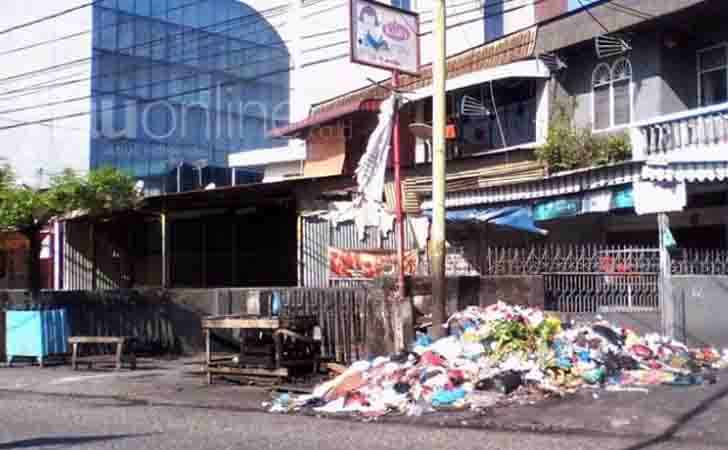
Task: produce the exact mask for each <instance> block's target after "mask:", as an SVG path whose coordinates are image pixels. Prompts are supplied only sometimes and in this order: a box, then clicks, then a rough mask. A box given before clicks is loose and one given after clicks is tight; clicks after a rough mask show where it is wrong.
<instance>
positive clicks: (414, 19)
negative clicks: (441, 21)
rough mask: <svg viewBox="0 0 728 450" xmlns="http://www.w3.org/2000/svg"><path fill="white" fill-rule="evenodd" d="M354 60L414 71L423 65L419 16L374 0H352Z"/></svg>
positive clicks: (393, 68)
mask: <svg viewBox="0 0 728 450" xmlns="http://www.w3.org/2000/svg"><path fill="white" fill-rule="evenodd" d="M350 14H351V27H350V33H351V36H350V41H351V60H352V61H353V62H355V63H359V64H365V65H369V66H374V67H379V68H381V69H387V70H396V71H400V72H404V73H410V74H414V73H417V71H418V70H419V68H420V37H419V16H418V15H417V14H416V13H413V12H411V11H406V10H403V9H399V8H395V7H393V6H390V5H385V4H383V3H379V2H375V1H372V0H351V8H350Z"/></svg>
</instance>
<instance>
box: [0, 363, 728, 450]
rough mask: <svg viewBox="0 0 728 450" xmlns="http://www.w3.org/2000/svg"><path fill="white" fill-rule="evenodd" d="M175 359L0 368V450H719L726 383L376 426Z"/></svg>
mask: <svg viewBox="0 0 728 450" xmlns="http://www.w3.org/2000/svg"><path fill="white" fill-rule="evenodd" d="M195 368H196V366H194V365H192V364H189V363H187V364H185V363H184V362H174V363H169V362H148V363H147V364H146V366H145V367H144V368H143V369H142V370H139V371H137V372H134V373H130V372H124V373H121V374H118V375H117V374H114V373H109V372H79V373H74V372H71V371H70V370H69V369H68V368H66V367H59V368H49V369H38V368H3V369H0V450H5V449H29V448H39V449H55V448H63V449H66V448H73V449H117V450H124V449H129V450H131V449H134V450H137V449H154V450H165V449H170V450H172V449H174V450H184V449H190V450H192V449H194V450H202V449H238V448H239V449H255V450H262V449H268V448H272V449H296V450H302V449H321V450H328V449H331V450H334V449H336V450H340V449H348V448H366V449H370V448H392V449H395V448H396V449H417V450H428V449H471V448H472V449H519V450H530V449H533V450H551V449H554V450H556V449H558V450H564V449H568V450H576V449H595V450H597V449H598V450H609V449H618V450H640V449H658V448H659V449H725V448H728V426H726V425H728V404H727V400H726V396H728V382H727V383H726V384H719V385H716V386H712V387H707V388H697V389H696V390H693V391H689V390H681V391H674V390H673V391H664V392H663V391H658V392H655V393H651V394H650V395H648V396H646V395H644V394H639V395H637V394H614V395H611V396H610V395H600V397H599V399H595V398H593V396H592V394H591V393H589V394H588V395H584V396H582V397H579V398H575V399H570V400H566V401H560V402H552V403H549V404H547V405H541V406H525V407H520V408H513V409H510V410H507V411H505V410H504V411H496V412H494V413H493V415H492V416H490V417H474V416H464V415H457V414H440V415H436V416H429V417H423V418H418V419H410V418H392V419H389V418H385V419H382V420H380V421H377V422H369V423H364V422H362V421H361V420H352V419H345V418H318V417H309V416H300V415H297V416H288V415H272V414H268V413H266V412H264V411H263V410H262V408H261V406H260V404H261V402H262V401H264V400H266V399H268V398H269V396H270V394H269V393H267V392H266V391H264V390H262V389H259V388H251V387H243V386H236V385H230V384H216V385H213V386H206V385H205V384H204V383H203V380H202V378H200V377H199V376H195V375H193V374H191V373H189V372H190V371H192V370H194V369H195Z"/></svg>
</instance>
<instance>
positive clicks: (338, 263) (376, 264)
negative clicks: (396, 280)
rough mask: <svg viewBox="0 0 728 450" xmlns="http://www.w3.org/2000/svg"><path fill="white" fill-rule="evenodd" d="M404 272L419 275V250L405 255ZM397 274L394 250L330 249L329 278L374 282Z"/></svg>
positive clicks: (407, 252)
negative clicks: (382, 277) (379, 278)
mask: <svg viewBox="0 0 728 450" xmlns="http://www.w3.org/2000/svg"><path fill="white" fill-rule="evenodd" d="M404 272H405V274H407V275H414V274H415V273H417V250H407V251H405V253H404ZM396 273H397V252H396V251H394V250H345V249H340V248H334V247H329V277H330V278H333V279H357V280H373V279H375V278H377V277H380V276H394V275H396Z"/></svg>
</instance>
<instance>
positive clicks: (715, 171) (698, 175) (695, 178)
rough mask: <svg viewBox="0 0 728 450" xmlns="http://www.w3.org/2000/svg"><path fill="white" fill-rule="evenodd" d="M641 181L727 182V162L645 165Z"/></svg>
mask: <svg viewBox="0 0 728 450" xmlns="http://www.w3.org/2000/svg"><path fill="white" fill-rule="evenodd" d="M642 179H644V180H653V181H688V182H693V183H699V182H712V181H725V180H728V162H725V161H711V162H680V163H669V164H665V165H651V164H645V166H644V167H643V168H642Z"/></svg>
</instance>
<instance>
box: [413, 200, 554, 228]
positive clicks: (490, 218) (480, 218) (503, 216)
mask: <svg viewBox="0 0 728 450" xmlns="http://www.w3.org/2000/svg"><path fill="white" fill-rule="evenodd" d="M425 215H426V216H427V217H429V218H432V211H426V212H425ZM445 220H447V221H448V222H480V223H492V224H495V225H501V226H505V227H510V228H514V229H516V230H520V231H527V232H529V233H537V234H542V235H546V234H548V231H546V230H544V229H542V228H538V227H537V226H536V224H535V223H534V221H533V210H532V209H531V208H530V207H522V206H509V207H506V208H468V209H456V210H451V211H447V212H446V214H445Z"/></svg>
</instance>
